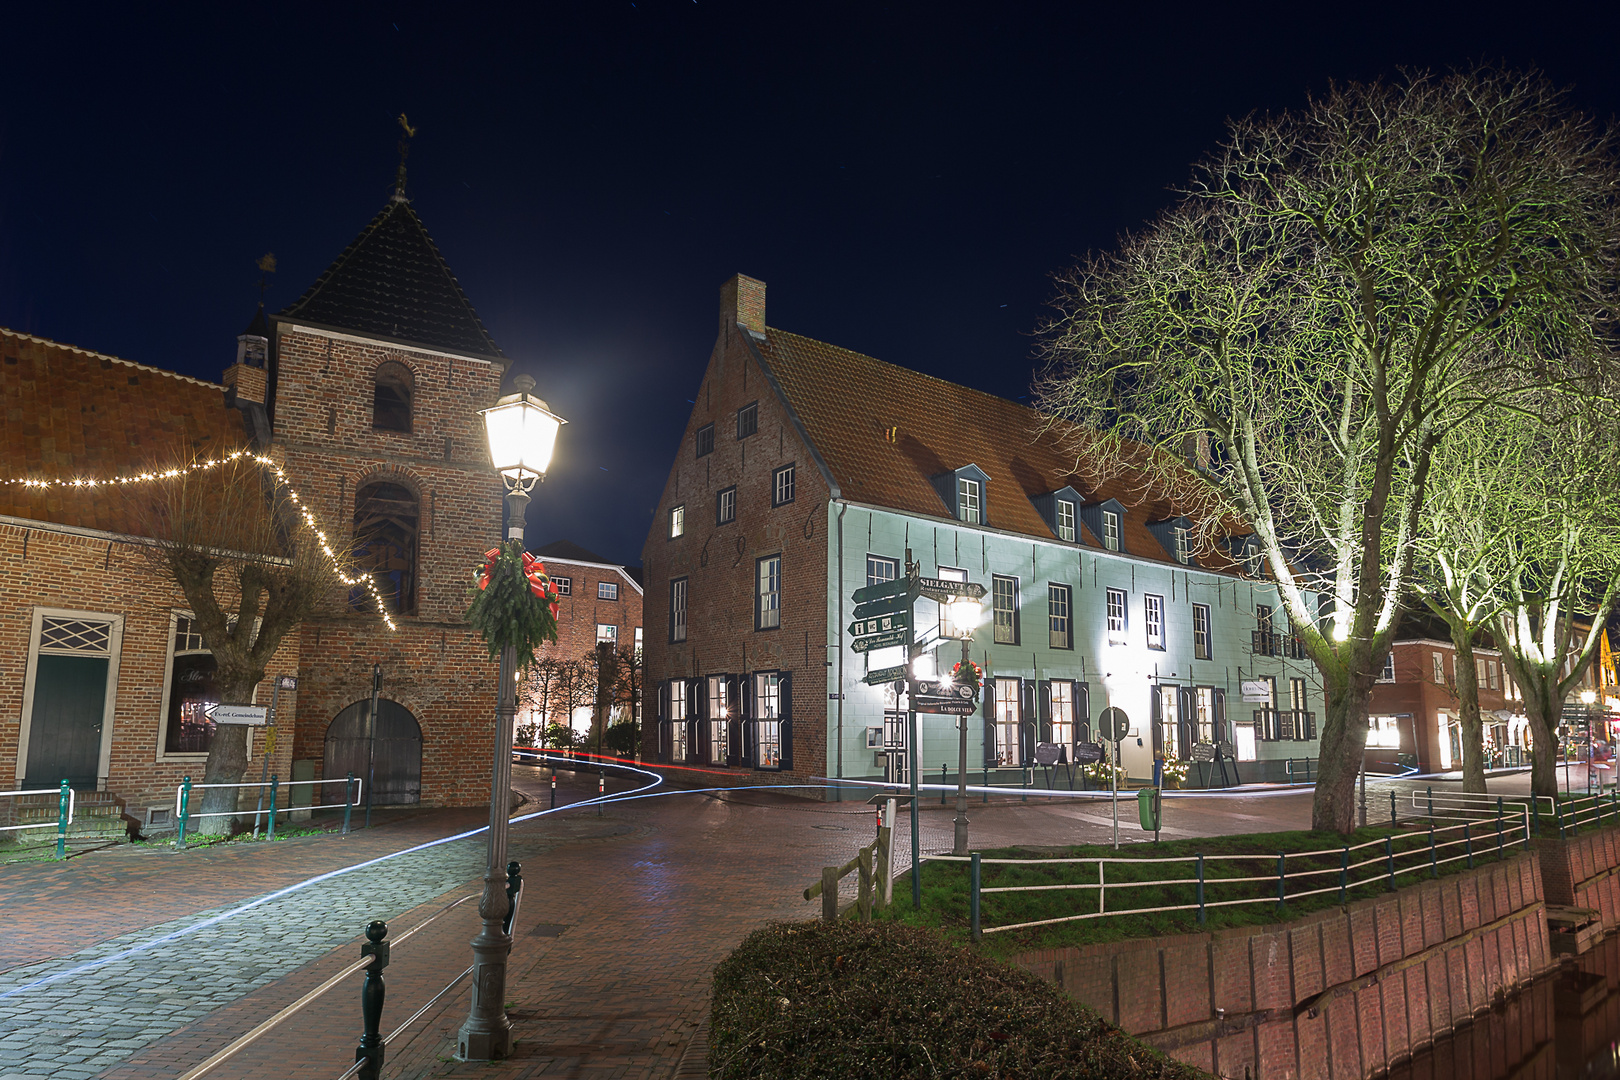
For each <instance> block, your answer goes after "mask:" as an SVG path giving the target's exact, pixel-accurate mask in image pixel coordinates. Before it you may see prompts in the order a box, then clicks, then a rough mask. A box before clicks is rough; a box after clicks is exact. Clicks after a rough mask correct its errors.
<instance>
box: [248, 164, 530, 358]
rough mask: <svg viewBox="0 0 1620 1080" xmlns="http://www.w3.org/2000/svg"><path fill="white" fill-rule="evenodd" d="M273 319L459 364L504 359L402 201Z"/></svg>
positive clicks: (379, 217) (397, 199) (418, 220)
mask: <svg viewBox="0 0 1620 1080" xmlns="http://www.w3.org/2000/svg"><path fill="white" fill-rule="evenodd" d="M277 317H278V318H280V319H288V320H292V321H296V322H303V323H311V324H313V325H315V326H320V327H325V328H327V329H332V330H347V331H350V332H353V333H357V334H361V335H364V336H366V337H376V338H380V339H382V340H385V341H394V342H399V343H400V344H404V345H417V346H422V347H425V348H428V349H433V350H438V351H443V352H451V353H459V354H461V355H464V356H478V357H487V358H489V359H499V360H504V359H505V355H506V354H504V353H503V352H501V349H500V346H499V345H496V344H495V339H494V338H492V337H490V336H489V331H488V330H485V329H484V324H483V323H482V322H481V321H480V320H479V318H478V313H477V312H476V311H474V310H473V306H472V302H471V301H469V300H468V299H467V294H466V293H464V292H462V291H461V283H460V282H458V281H457V280H456V276H455V275H454V274H452V273H451V272H450V267H449V266H448V265H446V263H445V261H444V256H443V255H440V254H439V249H438V246H437V245H435V244H434V243H433V238H432V237H430V236H428V233H427V229H426V228H425V227H424V226H423V225H422V219H421V218H419V217H417V216H416V211H415V210H413V209H411V204H410V202H409V201H408V200H406V199H405V198H404V197H402V196H395V197H393V198H391V199H390V200H389V201H388V205H387V206H384V207H383V209H382V211H381V212H380V213H379V214H378V215H377V216H376V217H374V218H372V219H371V223H370V224H369V225H367V226H366V227H365V228H364V229H362V230H361V231H360V235H359V236H357V237H355V238H354V242H353V243H351V244H350V245H349V246H348V247H347V248H345V249H344V251H343V254H341V255H339V256H338V257H337V259H336V260H334V261H333V263H332V265H331V266H329V267H327V268H326V272H325V273H323V274H322V275H321V276H320V277H319V278H317V279H316V280H315V284H313V285H311V286H310V287H309V289H308V291H306V292H305V293H304V295H303V296H301V297H299V298H298V300H297V301H296V302H294V303H293V304H291V305H289V306H288V307H287V308H286V309H284V310H283V311H281V312H279V313H278V315H277Z"/></svg>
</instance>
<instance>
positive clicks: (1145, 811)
mask: <svg viewBox="0 0 1620 1080" xmlns="http://www.w3.org/2000/svg"><path fill="white" fill-rule="evenodd" d="M1136 816H1137V817H1138V818H1140V819H1141V821H1142V828H1143V829H1144V830H1146V831H1147V832H1158V831H1159V789H1158V788H1151V787H1150V788H1143V789H1142V790H1140V791H1138V792H1137V793H1136Z"/></svg>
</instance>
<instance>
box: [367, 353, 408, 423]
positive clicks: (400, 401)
mask: <svg viewBox="0 0 1620 1080" xmlns="http://www.w3.org/2000/svg"><path fill="white" fill-rule="evenodd" d="M414 396H415V380H414V379H412V378H411V369H410V368H408V367H406V366H405V365H404V364H401V363H399V362H398V361H395V360H389V361H387V362H386V363H383V364H380V365H378V367H377V376H376V381H375V383H374V384H373V386H372V392H371V426H372V427H373V428H374V429H376V430H377V431H402V432H404V433H405V434H407V435H409V434H410V431H411V405H412V399H413V398H414Z"/></svg>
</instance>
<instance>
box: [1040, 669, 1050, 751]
mask: <svg viewBox="0 0 1620 1080" xmlns="http://www.w3.org/2000/svg"><path fill="white" fill-rule="evenodd" d="M1040 690H1041V741H1042V742H1051V741H1052V680H1051V679H1042V680H1041V687H1040Z"/></svg>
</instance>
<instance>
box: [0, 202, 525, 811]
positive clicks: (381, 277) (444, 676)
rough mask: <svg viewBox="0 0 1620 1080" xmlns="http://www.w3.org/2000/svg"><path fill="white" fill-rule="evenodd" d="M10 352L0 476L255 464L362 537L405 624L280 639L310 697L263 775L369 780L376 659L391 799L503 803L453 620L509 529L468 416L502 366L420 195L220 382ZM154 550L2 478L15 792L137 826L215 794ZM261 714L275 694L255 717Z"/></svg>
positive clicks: (83, 502) (95, 504)
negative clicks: (247, 460) (204, 460)
mask: <svg viewBox="0 0 1620 1080" xmlns="http://www.w3.org/2000/svg"><path fill="white" fill-rule="evenodd" d="M0 358H3V362H0V403H3V406H4V409H5V414H4V415H5V423H4V434H3V437H0V471H3V474H4V477H3V478H4V479H13V478H19V477H26V476H48V477H70V476H86V477H106V476H111V475H117V474H122V473H129V472H133V471H137V470H139V469H141V468H146V467H150V466H152V465H154V464H158V463H161V462H165V461H171V462H173V461H179V462H184V461H185V460H188V459H189V458H190V457H191V456H192V455H193V454H195V453H198V452H201V451H204V450H229V449H232V448H236V447H243V446H252V447H254V448H256V449H258V450H260V451H261V452H263V453H266V454H268V455H269V456H271V457H272V458H274V459H275V460H276V461H278V462H279V463H280V464H281V465H282V466H283V468H285V470H286V471H287V473H288V475H289V477H290V479H291V482H292V484H293V486H294V487H295V488H296V489H297V490H298V491H299V493H300V495H301V496H302V498H303V499H304V501H305V503H306V504H307V505H308V506H309V507H310V508H311V509H312V510H313V511H314V512H315V513H316V515H317V516H318V518H319V519H320V521H321V522H322V524H323V525H324V527H325V528H327V529H328V530H329V531H330V532H332V533H333V534H334V535H335V536H337V537H347V536H350V535H352V536H354V537H355V538H356V540H357V542H358V545H359V552H360V561H361V564H362V565H363V566H364V567H365V568H366V569H368V570H369V571H370V572H372V573H373V574H374V576H375V579H376V580H377V581H379V582H380V583H381V585H382V589H383V592H384V593H385V594H386V597H387V602H388V605H389V607H390V608H391V609H392V610H393V612H394V613H395V616H396V621H397V622H398V624H399V628H398V630H397V631H396V632H392V633H391V632H389V631H388V630H387V629H386V627H385V626H384V625H383V623H382V621H381V620H380V619H379V617H378V616H377V614H376V613H375V612H374V611H371V610H369V602H368V601H365V600H364V598H363V597H361V596H359V595H338V596H334V597H332V601H331V603H330V605H329V606H328V607H327V608H326V609H325V610H324V611H322V612H321V613H320V615H319V616H318V617H316V618H314V619H312V620H310V621H309V622H308V623H306V624H304V625H303V626H301V627H300V628H299V629H298V630H297V631H296V632H294V633H292V634H290V635H289V636H288V637H287V639H286V640H285V642H284V643H283V645H282V647H281V650H280V651H279V652H278V654H277V656H276V658H275V661H274V662H273V663H272V665H271V667H270V669H269V674H270V675H271V676H274V675H278V674H296V675H297V676H298V678H299V680H300V682H299V687H298V690H297V691H296V692H294V693H285V692H284V693H283V694H282V695H281V697H280V700H279V702H278V705H279V716H278V720H279V721H280V723H279V725H278V726H279V732H278V735H279V738H278V745H277V747H276V749H275V751H274V754H273V755H272V760H271V770H270V771H272V772H274V773H276V774H278V775H280V776H281V777H283V778H289V777H291V778H297V779H313V778H320V777H322V776H328V777H330V776H342V775H343V774H344V773H345V772H346V771H349V770H353V771H355V772H356V773H357V774H364V773H365V771H366V769H365V767H364V764H363V763H364V760H365V756H366V750H365V738H364V732H365V727H366V724H365V721H366V717H367V713H368V709H369V701H368V699H369V696H370V689H371V680H372V667H373V664H380V665H381V667H382V670H383V689H382V694H381V699H382V701H383V704H382V706H381V707H380V709H379V713H378V725H377V753H376V762H377V766H376V768H377V784H376V791H375V798H376V800H377V801H378V802H380V803H383V804H388V803H415V802H418V801H420V802H422V803H428V804H440V805H442V804H474V803H478V802H480V801H483V800H486V799H487V798H488V783H489V767H490V751H491V744H490V743H488V742H485V741H484V740H486V739H489V738H491V732H492V728H493V714H494V705H495V685H494V684H495V665H494V664H492V663H491V662H490V661H489V658H488V653H487V650H486V649H485V647H484V646H483V644H482V642H481V641H480V640H478V639H477V638H476V636H475V635H474V634H473V633H472V632H471V630H470V629H469V627H468V626H467V624H466V623H465V621H464V620H463V617H462V616H463V613H464V611H465V610H466V607H467V602H468V601H467V595H466V593H467V588H468V580H469V577H470V574H471V571H472V568H473V566H474V564H475V563H476V562H477V561H478V560H479V558H480V556H481V552H482V551H483V550H485V549H486V548H488V547H489V546H490V545H491V544H492V543H493V542H495V541H496V540H498V539H499V538H500V537H501V536H502V535H503V534H504V530H503V528H502V524H503V523H502V514H503V512H504V511H503V502H502V490H501V482H500V478H499V477H498V476H497V475H495V474H494V472H493V471H492V470H491V468H490V465H489V456H488V449H487V443H486V440H485V437H484V432H483V428H482V424H481V422H480V419H479V417H478V413H477V411H478V410H479V409H481V408H485V407H487V406H489V405H491V404H493V402H494V401H495V399H496V397H497V396H498V394H499V389H500V385H501V379H502V376H503V374H504V372H505V371H506V369H507V366H508V361H507V359H506V358H505V357H504V355H503V354H502V353H501V350H500V349H499V347H498V346H497V345H496V344H495V342H494V341H493V339H492V338H491V337H490V336H489V334H488V332H487V331H486V330H485V329H484V327H483V325H482V323H481V322H480V321H479V319H478V316H477V314H476V312H475V311H474V310H473V308H472V306H471V304H470V303H469V302H468V300H467V297H466V295H465V294H464V293H463V291H462V289H461V287H460V285H459V283H458V282H457V281H456V279H455V277H454V275H453V274H451V272H450V270H449V268H448V266H447V265H446V264H445V262H444V259H443V257H442V256H441V255H440V254H439V251H438V249H437V247H436V246H435V245H434V244H433V241H432V240H431V239H430V238H429V236H428V234H427V232H426V230H425V229H424V228H423V226H422V223H421V220H420V219H419V218H418V217H417V215H416V213H415V211H414V210H413V209H412V207H411V205H410V203H409V201H408V200H407V199H406V198H405V197H404V195H403V193H396V194H395V196H394V197H393V198H392V199H390V200H389V202H388V204H387V205H386V206H385V207H384V208H383V209H382V211H381V212H380V213H379V214H378V215H377V216H376V217H375V218H374V219H373V220H372V221H371V222H370V223H369V224H368V225H367V226H366V228H365V229H364V230H362V231H361V233H360V235H359V236H358V237H356V238H355V240H354V241H353V243H351V244H350V245H349V246H348V248H347V249H345V250H344V251H343V252H342V254H341V255H339V256H338V258H337V259H336V260H335V261H334V262H333V263H332V265H331V266H330V267H329V268H328V269H327V270H326V272H325V273H324V274H322V275H321V277H320V278H319V279H318V280H317V281H316V282H315V283H314V284H313V285H312V286H311V287H310V288H309V290H308V291H307V292H305V294H304V295H303V296H302V297H300V298H299V299H298V301H296V302H295V303H293V304H291V305H290V306H288V307H287V308H286V309H285V310H284V311H281V312H279V313H277V314H274V315H271V316H268V317H266V315H265V314H264V312H263V311H262V310H261V311H260V313H259V314H258V315H257V316H256V317H255V318H254V320H253V322H252V324H251V325H250V326H249V327H248V329H247V330H246V331H245V332H244V333H243V334H242V335H241V336H240V337H239V338H238V341H237V355H236V357H235V363H233V364H232V365H231V366H230V367H229V368H228V369H227V370H226V372H225V375H224V378H223V380H222V382H221V383H219V384H215V383H208V382H204V381H201V380H197V379H191V378H187V377H185V376H180V375H176V374H173V373H172V372H166V371H162V370H160V369H157V368H151V367H146V366H143V365H139V364H134V363H131V362H129V361H126V360H121V359H118V358H115V357H109V356H104V355H101V354H98V353H93V352H88V351H86V350H82V349H75V348H73V347H71V346H65V345H59V344H56V343H54V342H49V341H45V340H43V339H39V338H34V337H31V336H28V335H22V334H16V333H14V332H11V331H4V330H0ZM142 545H143V540H142V538H141V536H140V528H139V524H138V522H137V521H136V520H134V519H133V518H132V517H131V515H130V514H129V513H128V504H127V503H126V502H125V501H123V496H122V494H121V493H119V492H117V491H107V490H95V491H91V490H73V491H69V492H64V491H61V490H53V491H50V492H46V493H41V492H29V491H27V490H25V489H22V488H20V487H18V486H16V485H0V560H3V561H4V565H5V566H6V567H7V568H8V569H7V571H6V573H5V575H4V576H3V577H0V644H3V645H4V646H5V648H4V655H5V656H6V657H7V659H6V660H5V661H3V662H0V761H14V762H15V764H14V767H13V774H14V776H15V779H16V780H17V781H18V782H24V781H26V782H28V783H29V784H31V785H32V784H34V783H36V782H38V783H41V784H42V785H43V786H47V787H54V786H55V784H56V783H57V781H58V779H60V776H58V775H57V774H61V776H66V777H67V778H69V779H70V781H71V782H72V783H73V785H74V786H75V787H76V788H83V789H85V790H93V789H101V790H104V791H108V792H111V793H113V794H115V795H116V796H117V797H118V798H120V799H122V800H123V801H124V803H125V804H126V809H127V812H128V813H129V814H130V816H132V817H134V818H136V819H137V820H143V819H144V818H145V816H146V811H147V808H155V809H157V810H158V811H161V810H162V809H163V808H164V807H172V805H173V800H174V788H175V785H176V784H177V783H178V782H179V781H180V779H181V777H182V776H184V775H187V774H192V775H196V776H199V777H200V774H201V769H202V764H203V761H204V760H205V758H206V752H207V742H208V738H209V737H210V732H211V726H210V724H209V723H204V722H203V721H202V720H201V719H200V717H201V705H202V702H203V699H204V697H205V696H206V685H205V684H206V674H207V671H208V670H209V667H210V665H211V658H209V657H208V656H207V654H206V650H204V649H203V648H202V646H201V641H200V638H199V637H198V636H197V635H196V634H195V633H194V632H192V630H191V627H190V619H189V613H188V612H186V611H185V601H184V599H183V597H182V596H181V595H180V594H179V592H178V590H177V589H175V588H174V587H173V586H171V585H169V584H167V582H166V581H164V580H161V579H160V578H157V577H155V576H154V575H153V574H152V573H151V571H150V570H149V568H148V567H147V566H146V564H145V562H144V560H143V559H141V557H140V555H139V549H140V548H141V546H142ZM75 658H77V659H78V660H82V661H84V662H83V663H79V664H78V667H80V668H85V670H86V671H88V669H89V668H90V667H95V668H96V673H95V675H96V678H95V680H91V681H92V682H93V684H94V685H93V686H91V685H90V683H86V682H85V681H84V679H82V678H81V679H80V680H79V683H80V685H79V686H78V687H77V689H75V686H74V684H73V681H72V679H71V677H70V675H69V674H68V673H67V670H66V669H67V668H69V667H72V666H73V664H72V663H71V661H74V660H75ZM57 669H62V670H61V671H58V670H57ZM82 674H83V673H82V672H81V675H82ZM186 685H191V686H193V690H194V692H192V691H187V690H186V689H185V686H186ZM87 686H90V689H86V688H85V687H87ZM95 687H99V688H100V690H99V691H97V693H99V697H98V696H97V694H96V693H92V692H91V690H92V689H94V688H95ZM42 689H43V690H44V691H45V693H44V696H43V697H42V696H41V695H42ZM270 696H271V680H270V679H267V681H266V683H265V684H264V685H263V686H261V688H260V693H259V695H258V700H259V701H260V703H261V704H263V703H267V702H268V701H269V699H270ZM92 697H95V698H96V700H95V701H91V698H92ZM193 698H195V700H193ZM177 718H178V719H177ZM263 734H264V733H263V732H262V731H257V732H255V733H254V737H253V739H252V740H251V744H252V746H251V753H252V754H253V755H254V757H253V764H252V766H251V773H252V775H253V776H254V777H257V775H258V772H259V768H260V765H261V761H260V758H259V756H258V755H260V754H261V753H262V749H263V748H262V740H263ZM45 747H51V748H53V749H52V752H51V754H50V755H48V758H49V759H48V760H47V758H46V757H41V756H40V755H41V754H42V753H44V751H43V749H42V748H45ZM58 759H60V760H58ZM249 802H251V799H249ZM159 816H161V814H160V815H159Z"/></svg>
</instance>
